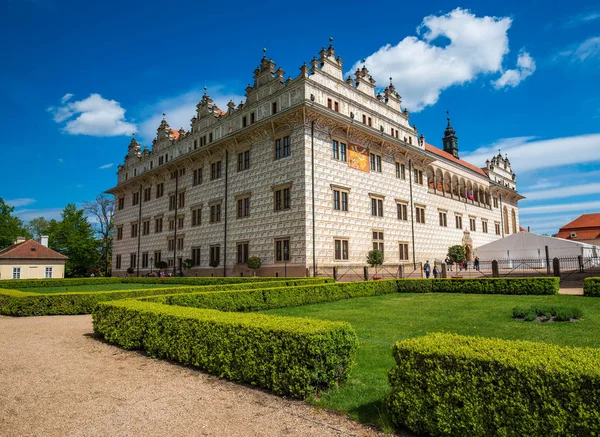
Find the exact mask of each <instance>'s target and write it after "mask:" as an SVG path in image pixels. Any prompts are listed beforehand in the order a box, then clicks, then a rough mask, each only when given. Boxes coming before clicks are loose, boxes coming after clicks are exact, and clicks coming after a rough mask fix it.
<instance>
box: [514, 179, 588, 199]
mask: <svg viewBox="0 0 600 437" xmlns="http://www.w3.org/2000/svg"><path fill="white" fill-rule="evenodd" d="M599 193H600V182H594V183H591V184H582V185H571V186H569V187H562V188H554V189H551V190H538V191H531V192H528V193H524V194H523V196H525V197H526V198H527V200H546V199H561V198H565V197H575V196H585V195H588V194H599Z"/></svg>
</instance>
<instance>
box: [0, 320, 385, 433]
mask: <svg viewBox="0 0 600 437" xmlns="http://www.w3.org/2000/svg"><path fill="white" fill-rule="evenodd" d="M92 332H93V331H92V318H91V316H89V315H86V316H45V317H27V318H11V317H4V316H0V357H1V358H0V406H1V408H0V430H2V431H1V434H2V435H3V436H6V437H8V436H19V437H21V436H39V435H44V436H65V435H68V436H84V435H85V436H86V437H91V436H107V435H119V436H165V435H169V436H196V435H197V436H205V435H208V436H281V435H298V436H300V435H301V436H339V435H344V436H371V435H383V434H382V433H378V432H376V431H374V430H372V429H370V428H367V427H364V426H361V425H359V424H357V423H355V422H353V421H351V420H349V419H347V418H345V417H343V416H340V415H337V414H335V413H332V412H329V411H325V410H322V409H317V408H314V407H311V406H309V405H307V404H305V403H303V402H300V401H293V400H287V399H283V398H279V397H277V396H274V395H271V394H268V393H266V392H263V391H260V390H256V389H252V388H249V387H245V386H241V385H238V384H234V383H231V382H228V381H224V380H220V379H218V378H215V377H212V376H210V375H207V374H204V373H202V372H199V371H196V370H194V369H190V368H186V367H182V366H178V365H176V364H172V363H169V362H167V361H164V360H154V359H151V358H149V357H147V356H144V355H142V354H140V353H137V352H131V351H124V350H121V349H119V348H116V347H114V346H111V345H109V344H106V343H103V342H101V341H99V340H97V339H95V338H94V337H92Z"/></svg>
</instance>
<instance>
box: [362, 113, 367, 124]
mask: <svg viewBox="0 0 600 437" xmlns="http://www.w3.org/2000/svg"><path fill="white" fill-rule="evenodd" d="M362 118H363V124H367V116H366V115H365V114H363V117H362Z"/></svg>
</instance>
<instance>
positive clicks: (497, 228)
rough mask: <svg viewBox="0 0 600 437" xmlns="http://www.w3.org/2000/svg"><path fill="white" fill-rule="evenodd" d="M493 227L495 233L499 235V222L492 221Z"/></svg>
mask: <svg viewBox="0 0 600 437" xmlns="http://www.w3.org/2000/svg"><path fill="white" fill-rule="evenodd" d="M494 228H495V229H496V235H500V223H494Z"/></svg>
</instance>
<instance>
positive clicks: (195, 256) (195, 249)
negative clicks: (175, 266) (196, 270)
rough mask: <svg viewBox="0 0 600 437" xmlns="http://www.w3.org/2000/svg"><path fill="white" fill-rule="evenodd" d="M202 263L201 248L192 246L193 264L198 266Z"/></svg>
mask: <svg viewBox="0 0 600 437" xmlns="http://www.w3.org/2000/svg"><path fill="white" fill-rule="evenodd" d="M199 265H200V248H199V247H192V266H194V267H197V266H199Z"/></svg>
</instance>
